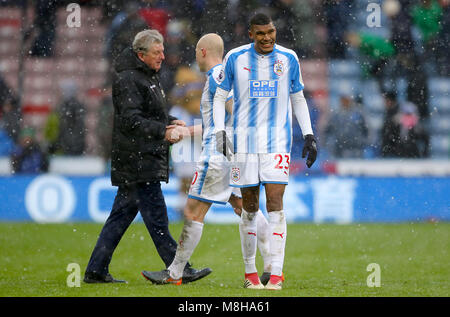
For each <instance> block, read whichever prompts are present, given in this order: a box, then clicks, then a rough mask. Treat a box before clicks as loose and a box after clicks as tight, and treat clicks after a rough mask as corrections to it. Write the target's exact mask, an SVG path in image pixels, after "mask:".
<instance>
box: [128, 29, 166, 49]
mask: <svg viewBox="0 0 450 317" xmlns="http://www.w3.org/2000/svg"><path fill="white" fill-rule="evenodd" d="M163 42H164V38H163V36H162V35H161V33H159V32H158V31H157V30H144V31H141V32H139V33H138V34H136V36H135V37H134V40H133V51H134V52H135V53H136V54H137V53H139V52H142V53H147V51H148V50H149V48H150V47H151V46H152V45H153V43H158V44H160V43H163Z"/></svg>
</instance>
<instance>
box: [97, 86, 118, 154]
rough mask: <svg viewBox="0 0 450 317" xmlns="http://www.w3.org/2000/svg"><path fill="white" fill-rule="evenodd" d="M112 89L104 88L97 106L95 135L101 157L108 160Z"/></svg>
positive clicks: (112, 114)
mask: <svg viewBox="0 0 450 317" xmlns="http://www.w3.org/2000/svg"><path fill="white" fill-rule="evenodd" d="M111 92H112V89H111V87H109V88H108V89H105V91H104V93H103V97H102V100H101V101H100V106H99V108H98V124H97V137H98V147H99V153H100V155H101V157H102V158H103V159H104V160H105V161H108V160H109V159H110V158H111V142H112V128H113V121H114V120H113V119H114V107H113V103H112V95H111Z"/></svg>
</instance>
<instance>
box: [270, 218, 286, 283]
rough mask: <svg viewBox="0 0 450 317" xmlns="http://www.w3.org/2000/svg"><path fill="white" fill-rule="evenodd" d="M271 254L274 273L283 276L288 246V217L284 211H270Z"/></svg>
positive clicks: (272, 272)
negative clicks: (285, 252) (285, 251)
mask: <svg viewBox="0 0 450 317" xmlns="http://www.w3.org/2000/svg"><path fill="white" fill-rule="evenodd" d="M269 226H270V239H269V240H270V254H271V259H272V270H271V274H272V275H278V276H281V274H282V272H283V263H284V249H285V246H286V228H287V227H286V218H285V216H284V211H283V210H280V211H271V212H269Z"/></svg>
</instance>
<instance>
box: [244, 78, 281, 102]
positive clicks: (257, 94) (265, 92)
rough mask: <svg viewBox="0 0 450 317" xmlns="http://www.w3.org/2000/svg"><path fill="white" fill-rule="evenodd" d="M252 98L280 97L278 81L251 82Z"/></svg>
mask: <svg viewBox="0 0 450 317" xmlns="http://www.w3.org/2000/svg"><path fill="white" fill-rule="evenodd" d="M249 86H250V87H249V96H250V98H276V97H278V80H249Z"/></svg>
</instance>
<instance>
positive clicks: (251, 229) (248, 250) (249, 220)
mask: <svg viewBox="0 0 450 317" xmlns="http://www.w3.org/2000/svg"><path fill="white" fill-rule="evenodd" d="M256 214H257V213H256V212H247V211H245V210H244V209H242V214H241V221H240V222H239V233H240V236H241V247H242V256H243V258H244V265H245V273H255V272H257V270H256V264H255V258H256V244H257V238H256V234H257V225H256Z"/></svg>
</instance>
